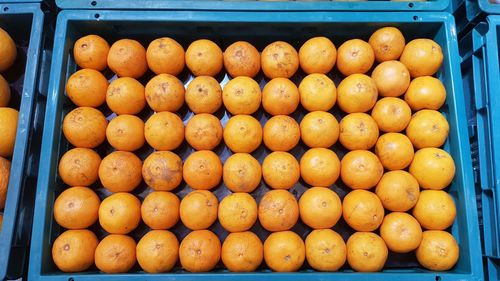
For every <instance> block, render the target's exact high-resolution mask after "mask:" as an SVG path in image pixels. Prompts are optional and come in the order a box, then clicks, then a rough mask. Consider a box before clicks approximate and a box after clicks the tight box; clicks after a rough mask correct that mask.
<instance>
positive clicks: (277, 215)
mask: <svg viewBox="0 0 500 281" xmlns="http://www.w3.org/2000/svg"><path fill="white" fill-rule="evenodd" d="M298 219H299V205H298V204H297V200H296V199H295V197H294V196H293V194H291V193H290V192H288V191H287V190H281V189H278V190H271V191H268V192H266V194H264V196H263V197H262V198H261V200H260V203H259V221H260V224H261V225H262V227H264V228H265V229H267V230H269V231H283V230H289V229H290V228H292V227H293V226H294V225H295V223H297V220H298Z"/></svg>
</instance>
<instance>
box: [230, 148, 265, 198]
mask: <svg viewBox="0 0 500 281" xmlns="http://www.w3.org/2000/svg"><path fill="white" fill-rule="evenodd" d="M261 177H262V169H261V167H260V163H259V161H257V159H255V158H254V157H253V156H252V155H250V154H248V153H235V154H233V155H231V156H229V158H227V159H226V162H224V166H223V172H222V178H223V180H224V185H225V186H226V187H227V188H228V189H229V190H231V191H232V192H247V193H249V192H252V191H254V190H255V189H256V188H257V187H258V186H259V185H260V179H261Z"/></svg>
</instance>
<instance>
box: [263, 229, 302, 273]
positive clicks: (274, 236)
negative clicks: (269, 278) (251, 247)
mask: <svg viewBox="0 0 500 281" xmlns="http://www.w3.org/2000/svg"><path fill="white" fill-rule="evenodd" d="M305 248H306V247H305V245H304V241H302V238H300V236H299V235H297V234H296V233H295V232H292V231H280V232H274V233H271V234H270V235H269V236H268V237H267V239H266V241H264V260H265V261H266V264H267V266H269V268H271V270H273V271H276V272H293V271H297V270H299V268H300V267H301V266H302V264H303V263H304V260H305V256H306V249H305Z"/></svg>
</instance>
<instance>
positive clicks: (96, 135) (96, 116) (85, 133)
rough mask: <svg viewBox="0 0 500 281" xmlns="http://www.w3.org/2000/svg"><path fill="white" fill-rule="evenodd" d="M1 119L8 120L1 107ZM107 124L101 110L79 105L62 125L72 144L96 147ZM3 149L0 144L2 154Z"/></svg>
mask: <svg viewBox="0 0 500 281" xmlns="http://www.w3.org/2000/svg"><path fill="white" fill-rule="evenodd" d="M12 118H13V117H12ZM0 119H2V120H8V119H4V114H3V113H2V109H1V108H0ZM4 122H5V121H4ZM12 122H13V121H12ZM9 123H10V122H5V123H2V124H9ZM16 124H17V118H16ZM107 126H108V121H106V118H105V117H104V115H103V114H102V113H101V112H100V111H99V110H97V109H95V108H92V107H78V108H75V109H73V110H72V111H70V112H69V113H68V114H66V116H65V117H64V121H63V125H62V127H63V133H64V136H65V137H66V139H67V140H68V141H69V142H70V143H71V144H72V145H74V146H76V147H83V148H95V147H98V146H99V145H101V143H103V142H104V140H105V139H106V127H107ZM16 127H17V125H16ZM2 132H3V130H2V128H1V126H0V133H1V135H3V136H5V134H4V133H2ZM8 139H9V138H7V140H8ZM2 151H3V149H2V147H1V146H0V156H2V155H4V153H2Z"/></svg>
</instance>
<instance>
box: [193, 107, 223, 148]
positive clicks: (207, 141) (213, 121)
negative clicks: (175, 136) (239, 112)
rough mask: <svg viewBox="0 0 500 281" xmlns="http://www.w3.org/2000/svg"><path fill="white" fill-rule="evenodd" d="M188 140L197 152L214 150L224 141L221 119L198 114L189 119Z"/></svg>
mask: <svg viewBox="0 0 500 281" xmlns="http://www.w3.org/2000/svg"><path fill="white" fill-rule="evenodd" d="M184 133H185V135H186V140H187V142H188V143H189V145H190V146H192V147H193V148H194V149H196V150H212V149H214V148H215V147H216V146H217V145H219V143H220V142H221V140H222V125H221V124H220V120H219V118H217V117H215V116H213V115H211V114H207V113H201V114H196V115H194V116H193V117H191V119H189V121H188V123H187V125H186V130H185V132H184Z"/></svg>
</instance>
